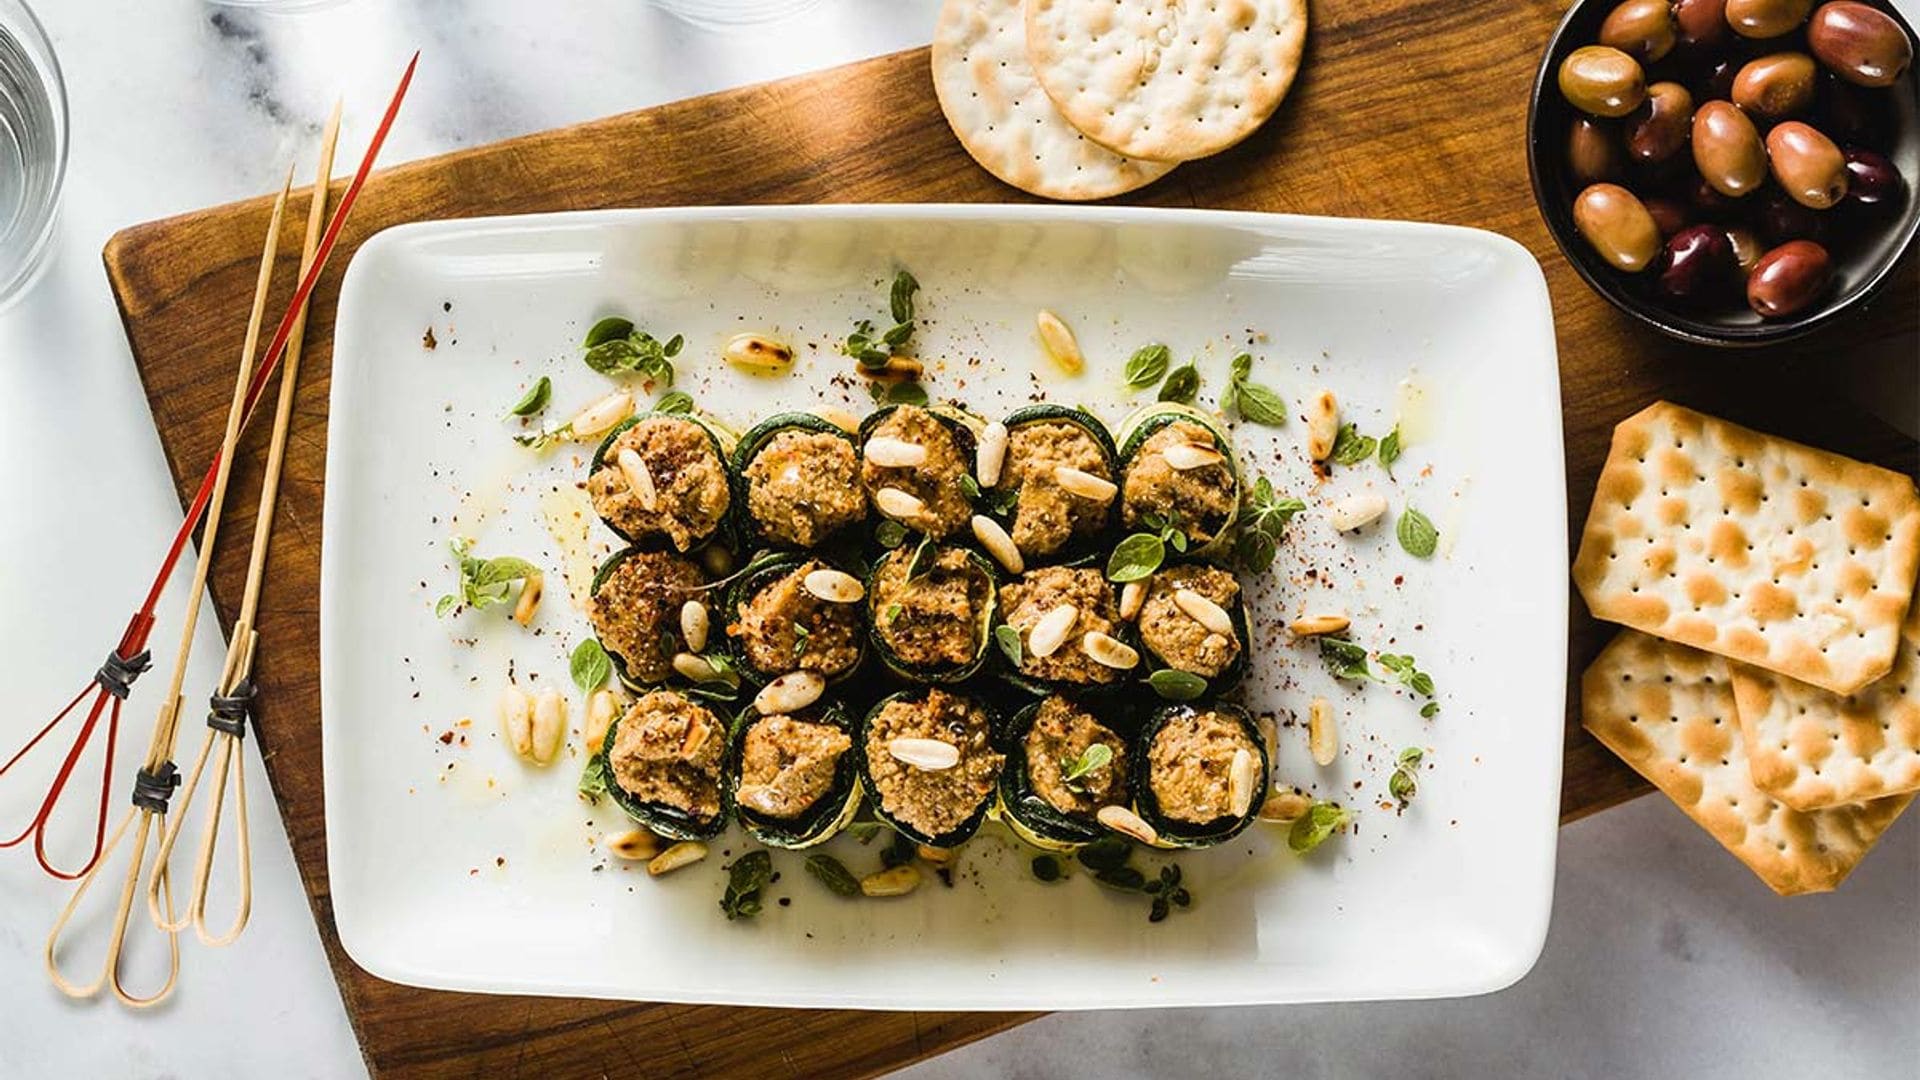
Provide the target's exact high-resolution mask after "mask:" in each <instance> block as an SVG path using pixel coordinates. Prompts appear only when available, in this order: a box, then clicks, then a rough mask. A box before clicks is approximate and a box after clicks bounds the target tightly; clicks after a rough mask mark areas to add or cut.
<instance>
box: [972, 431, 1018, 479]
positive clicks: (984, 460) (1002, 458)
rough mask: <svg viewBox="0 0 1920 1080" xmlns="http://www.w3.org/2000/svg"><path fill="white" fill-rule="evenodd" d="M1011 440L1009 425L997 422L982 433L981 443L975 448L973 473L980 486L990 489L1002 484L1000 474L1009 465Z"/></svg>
mask: <svg viewBox="0 0 1920 1080" xmlns="http://www.w3.org/2000/svg"><path fill="white" fill-rule="evenodd" d="M1009 438H1010V436H1009V434H1008V432H1007V425H1005V424H1003V423H1001V422H1000V421H998V420H995V421H994V422H993V423H991V424H988V425H987V426H986V427H985V428H984V429H983V430H982V431H981V432H980V439H979V442H978V443H977V444H976V445H975V447H974V452H973V454H974V462H973V471H974V476H975V479H977V480H979V481H980V486H981V487H983V488H990V487H993V486H995V485H996V484H998V483H1000V473H1001V470H1002V469H1003V468H1005V466H1006V464H1007V441H1008V439H1009Z"/></svg>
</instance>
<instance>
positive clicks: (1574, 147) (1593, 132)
mask: <svg viewBox="0 0 1920 1080" xmlns="http://www.w3.org/2000/svg"><path fill="white" fill-rule="evenodd" d="M1620 162H1621V153H1620V139H1619V136H1618V135H1616V134H1615V133H1614V131H1613V129H1612V128H1611V127H1610V126H1608V125H1605V124H1602V123H1600V122H1598V121H1596V120H1592V119H1590V118H1588V117H1585V116H1581V117H1577V118H1575V119H1574V121H1573V127H1572V128H1570V129H1568V131H1567V169H1568V170H1569V171H1570V172H1572V173H1573V178H1574V180H1575V181H1576V182H1578V183H1580V184H1597V183H1599V182H1600V181H1602V180H1612V179H1615V178H1616V177H1618V176H1619V175H1620Z"/></svg>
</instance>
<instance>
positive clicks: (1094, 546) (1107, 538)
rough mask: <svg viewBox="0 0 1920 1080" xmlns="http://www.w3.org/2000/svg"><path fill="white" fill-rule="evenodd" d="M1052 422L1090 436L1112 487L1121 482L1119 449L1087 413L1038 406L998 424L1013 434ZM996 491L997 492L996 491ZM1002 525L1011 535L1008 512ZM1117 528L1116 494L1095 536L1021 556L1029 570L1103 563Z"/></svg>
mask: <svg viewBox="0 0 1920 1080" xmlns="http://www.w3.org/2000/svg"><path fill="white" fill-rule="evenodd" d="M1053 422H1059V423H1067V424H1072V425H1073V426H1075V427H1078V428H1080V429H1082V430H1083V431H1085V432H1086V433H1087V434H1088V435H1089V436H1091V437H1092V439H1093V441H1094V442H1095V443H1096V444H1097V445H1098V446H1099V447H1100V456H1101V458H1102V459H1104V460H1105V462H1106V466H1107V475H1108V476H1109V477H1111V478H1113V482H1114V483H1116V484H1118V483H1119V482H1120V451H1119V449H1118V447H1116V446H1115V445H1114V441H1113V433H1112V432H1110V431H1108V430H1107V425H1106V424H1104V423H1102V422H1101V420H1100V418H1099V417H1097V416H1095V415H1093V414H1092V413H1090V412H1088V411H1087V410H1085V409H1078V408H1074V407H1072V406H1068V405H1054V404H1051V403H1049V402H1040V403H1037V404H1033V405H1025V406H1022V407H1020V408H1018V409H1015V410H1014V411H1013V412H1011V413H1008V414H1007V418H1006V419H1005V420H1002V421H1001V423H1003V424H1005V425H1006V428H1007V431H1008V432H1012V431H1014V430H1016V429H1017V428H1019V427H1021V426H1022V425H1025V424H1036V423H1053ZM995 490H998V489H997V488H996V489H995ZM1000 516H1001V515H997V514H996V515H995V517H1000ZM1003 523H1004V524H1005V525H1006V526H1007V532H1008V533H1009V534H1011V533H1012V532H1013V514H1012V512H1011V511H1009V512H1008V513H1007V514H1006V515H1005V516H1004V518H1003ZM1119 524H1120V496H1119V495H1118V494H1115V495H1114V497H1113V501H1112V502H1110V503H1108V504H1107V514H1106V518H1105V520H1104V521H1103V522H1102V523H1101V525H1100V527H1099V528H1098V529H1097V530H1095V531H1094V532H1092V533H1089V534H1088V535H1086V536H1078V537H1074V538H1073V539H1072V540H1069V541H1068V542H1067V544H1066V546H1065V547H1062V548H1061V549H1060V550H1059V551H1056V552H1052V553H1049V554H1044V555H1043V554H1036V553H1034V552H1031V551H1027V550H1025V549H1024V548H1023V549H1021V552H1020V556H1021V558H1022V559H1023V560H1024V561H1025V562H1026V564H1027V565H1028V566H1029V567H1036V566H1060V565H1067V566H1077V565H1080V564H1082V563H1083V562H1087V561H1090V560H1093V559H1104V558H1105V557H1106V554H1107V553H1108V552H1110V551H1112V550H1113V543H1114V539H1115V531H1116V530H1117V529H1118V528H1119Z"/></svg>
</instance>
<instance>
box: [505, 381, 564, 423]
mask: <svg viewBox="0 0 1920 1080" xmlns="http://www.w3.org/2000/svg"><path fill="white" fill-rule="evenodd" d="M552 400H553V380H552V379H550V378H548V377H547V376H545V375H542V376H540V381H539V382H537V383H534V384H533V385H532V386H531V387H529V388H528V390H527V392H526V393H525V394H523V395H522V396H521V398H520V400H519V401H516V402H514V403H513V408H511V409H509V410H507V412H508V415H511V416H532V415H533V414H534V413H537V412H539V411H540V410H541V409H544V408H546V407H547V402H549V401H552Z"/></svg>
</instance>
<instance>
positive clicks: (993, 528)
mask: <svg viewBox="0 0 1920 1080" xmlns="http://www.w3.org/2000/svg"><path fill="white" fill-rule="evenodd" d="M973 538H974V539H975V540H978V541H980V546H981V547H983V548H986V549H987V554H989V555H991V556H993V559H994V561H995V562H997V563H999V564H1000V565H1001V566H1004V567H1006V568H1007V573H1009V574H1018V573H1022V572H1023V571H1025V570H1026V568H1027V561H1026V560H1025V559H1024V558H1022V557H1021V556H1020V548H1019V547H1018V546H1017V545H1016V544H1014V542H1013V537H1011V536H1008V535H1007V530H1006V529H1004V528H1002V527H1001V525H1000V523H999V522H997V521H995V520H993V519H992V518H990V517H988V516H986V515H985V514H975V515H973Z"/></svg>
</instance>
